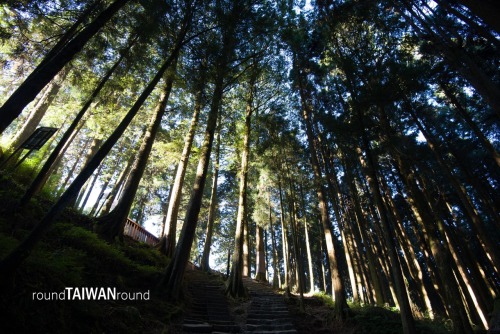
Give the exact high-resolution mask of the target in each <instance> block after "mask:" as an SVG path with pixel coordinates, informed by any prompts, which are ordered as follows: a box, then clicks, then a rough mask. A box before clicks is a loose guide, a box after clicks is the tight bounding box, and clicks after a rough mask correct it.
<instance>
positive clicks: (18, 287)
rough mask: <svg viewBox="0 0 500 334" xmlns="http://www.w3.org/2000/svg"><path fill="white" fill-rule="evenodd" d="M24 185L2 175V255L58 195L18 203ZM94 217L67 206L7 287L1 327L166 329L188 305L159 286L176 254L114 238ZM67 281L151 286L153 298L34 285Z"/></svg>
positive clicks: (133, 288)
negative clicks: (101, 232) (160, 292)
mask: <svg viewBox="0 0 500 334" xmlns="http://www.w3.org/2000/svg"><path fill="white" fill-rule="evenodd" d="M22 188H23V187H22V185H19V182H18V180H17V179H13V178H12V177H5V176H3V175H2V176H0V203H3V205H1V206H0V258H3V257H4V256H5V255H6V254H8V252H10V250H12V249H13V248H14V247H15V246H16V245H17V244H18V243H19V242H20V240H22V239H23V238H24V237H25V236H26V235H27V234H28V233H29V231H30V229H31V228H32V227H33V226H34V224H36V223H37V222H38V220H39V219H40V218H41V217H42V215H43V214H44V213H45V212H46V211H47V209H48V206H49V205H50V200H46V199H40V198H38V199H37V200H34V201H32V203H30V204H29V205H28V206H27V207H26V208H24V209H23V210H16V209H15V207H16V206H15V205H16V199H18V198H20V196H21V194H22V193H21V191H22ZM91 230H92V221H91V220H90V219H89V218H87V217H85V216H82V215H80V214H78V213H77V212H75V211H73V210H66V211H65V212H64V214H63V215H61V217H60V218H59V219H58V221H57V222H56V223H55V224H54V226H53V227H52V228H51V229H50V231H49V232H48V233H47V234H46V235H45V236H44V238H43V240H42V241H41V242H40V243H39V244H38V245H37V247H36V248H35V250H34V251H33V253H32V254H31V255H30V256H29V257H28V259H27V260H26V261H25V262H24V263H23V265H22V266H21V267H20V269H19V270H18V271H17V274H16V276H15V278H14V280H13V281H12V282H9V284H7V285H8V286H4V287H3V288H2V291H1V299H2V302H1V303H0V305H1V310H0V314H1V316H0V317H1V318H2V319H1V325H0V332H5V333H122V332H126V333H165V332H168V331H169V328H170V327H171V326H172V323H175V322H176V318H177V317H179V316H180V315H181V313H182V305H178V304H177V305H176V304H173V303H169V302H168V300H164V299H163V298H161V297H159V296H157V295H156V294H155V287H156V285H157V283H158V282H159V278H160V277H161V274H162V271H163V270H164V269H165V267H166V265H167V264H168V259H167V258H165V257H164V256H162V255H161V254H160V253H159V252H158V251H157V250H155V249H153V248H151V247H149V246H147V245H144V244H139V243H136V242H134V241H131V240H128V239H126V240H125V241H124V242H123V243H116V244H109V243H107V242H105V241H103V240H102V239H100V238H99V237H98V236H97V235H96V234H95V233H93V232H92V231H91ZM66 287H98V288H100V287H104V288H108V287H110V288H116V290H117V291H120V292H132V293H134V292H147V291H148V290H149V291H150V298H149V300H137V301H131V300H126V301H124V300H72V301H68V300H50V301H46V300H37V298H36V297H35V300H34V296H33V293H37V292H42V293H48V292H61V291H64V289H65V288H66Z"/></svg>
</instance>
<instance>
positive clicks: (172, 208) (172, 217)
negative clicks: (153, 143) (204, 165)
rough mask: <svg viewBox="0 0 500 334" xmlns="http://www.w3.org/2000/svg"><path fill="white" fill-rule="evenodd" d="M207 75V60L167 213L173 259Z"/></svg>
mask: <svg viewBox="0 0 500 334" xmlns="http://www.w3.org/2000/svg"><path fill="white" fill-rule="evenodd" d="M205 73H206V64H205V60H203V61H202V63H201V65H200V76H201V81H200V83H199V88H198V92H197V93H196V101H195V106H194V112H193V117H192V119H191V124H190V126H189V130H188V133H187V134H186V137H185V138H184V148H183V150H182V154H181V158H180V159H179V164H178V165H177V173H176V175H175V181H174V184H173V188H172V190H171V192H172V196H171V197H170V201H169V203H168V211H167V218H166V219H167V220H166V221H167V226H168V232H167V235H166V238H167V239H166V254H165V255H167V256H168V257H171V256H172V255H173V254H174V250H175V243H176V236H177V217H178V214H179V206H180V204H181V197H182V186H183V185H184V177H185V175H186V169H187V165H188V162H189V155H190V154H191V147H192V145H193V140H194V135H195V132H196V126H197V124H198V118H199V115H200V111H201V107H202V98H203V91H204V86H205Z"/></svg>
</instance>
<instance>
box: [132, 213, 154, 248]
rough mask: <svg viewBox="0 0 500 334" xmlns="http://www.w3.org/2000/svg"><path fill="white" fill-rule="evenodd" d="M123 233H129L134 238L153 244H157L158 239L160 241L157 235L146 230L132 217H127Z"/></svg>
mask: <svg viewBox="0 0 500 334" xmlns="http://www.w3.org/2000/svg"><path fill="white" fill-rule="evenodd" d="M123 234H125V235H128V236H129V237H131V238H132V239H134V240H137V241H139V242H144V243H147V244H148V245H151V246H154V245H156V244H157V243H158V241H160V240H159V239H158V238H157V237H156V236H154V235H153V234H151V233H149V232H148V231H146V230H145V229H144V228H143V227H142V226H141V225H139V224H137V223H136V222H135V221H133V220H132V219H130V218H127V222H126V223H125V229H124V230H123Z"/></svg>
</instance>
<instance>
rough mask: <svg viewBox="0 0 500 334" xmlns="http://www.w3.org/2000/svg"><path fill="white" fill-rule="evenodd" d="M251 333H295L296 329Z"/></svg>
mask: <svg viewBox="0 0 500 334" xmlns="http://www.w3.org/2000/svg"><path fill="white" fill-rule="evenodd" d="M252 333H253V334H296V333H297V331H296V330H295V329H288V330H275V331H256V332H252Z"/></svg>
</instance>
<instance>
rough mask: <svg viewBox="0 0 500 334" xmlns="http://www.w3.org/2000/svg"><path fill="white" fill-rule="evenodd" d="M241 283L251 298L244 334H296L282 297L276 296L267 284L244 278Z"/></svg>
mask: <svg viewBox="0 0 500 334" xmlns="http://www.w3.org/2000/svg"><path fill="white" fill-rule="evenodd" d="M243 281H244V284H245V287H246V288H247V289H248V292H249V295H250V298H251V303H250V307H249V309H248V313H247V319H246V326H245V330H246V331H245V332H246V333H253V334H294V333H297V331H296V330H295V328H294V326H293V323H292V319H291V318H290V314H289V313H288V307H287V305H286V303H285V300H284V298H283V296H281V295H279V294H276V292H274V291H273V290H272V288H271V287H270V286H269V285H268V284H267V283H261V282H258V281H255V280H252V279H250V278H244V279H243Z"/></svg>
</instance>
